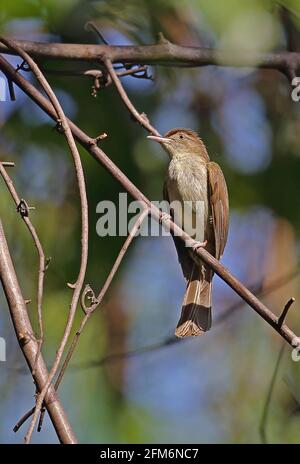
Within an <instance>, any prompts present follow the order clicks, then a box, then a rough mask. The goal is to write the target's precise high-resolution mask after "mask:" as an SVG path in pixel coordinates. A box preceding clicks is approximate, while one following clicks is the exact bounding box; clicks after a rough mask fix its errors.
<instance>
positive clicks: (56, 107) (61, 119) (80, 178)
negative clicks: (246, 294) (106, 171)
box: [0, 38, 88, 443]
mask: <svg viewBox="0 0 300 464" xmlns="http://www.w3.org/2000/svg"><path fill="white" fill-rule="evenodd" d="M0 40H1V41H2V42H3V43H4V44H5V45H6V46H7V47H9V48H10V49H12V50H14V52H15V53H18V55H20V56H21V57H22V58H23V60H25V61H26V62H27V63H28V65H29V66H30V68H31V69H32V71H33V72H34V74H35V76H36V78H37V79H38V81H39V82H40V84H41V85H42V87H43V89H44V90H45V92H46V94H47V96H48V98H49V100H50V102H51V103H50V107H51V109H52V110H53V111H54V114H55V120H56V122H57V123H58V124H59V125H61V127H62V128H63V131H64V134H65V136H66V139H67V142H68V145H69V148H70V151H71V153H72V156H73V161H74V167H75V171H76V176H77V182H78V188H79V195H80V203H81V228H82V232H81V263H80V269H79V274H78V277H77V280H76V282H75V284H74V291H73V296H72V300H71V304H70V309H69V314H68V318H67V323H66V326H65V330H64V333H63V337H62V340H61V342H60V345H59V347H58V350H57V352H56V356H55V360H54V362H53V366H52V368H51V370H50V372H49V376H48V379H47V381H46V383H45V385H43V389H42V390H41V391H40V392H39V395H38V397H37V400H36V407H35V412H34V415H33V418H32V421H31V424H30V427H29V429H28V432H27V434H26V436H25V443H29V441H30V438H31V436H32V433H33V430H34V427H35V423H36V421H37V419H38V415H39V412H40V410H41V407H42V404H43V401H44V398H45V395H46V393H47V390H48V388H49V386H50V384H51V382H52V380H53V378H54V376H55V374H56V372H57V370H58V368H59V364H60V361H61V359H62V356H63V352H64V349H65V346H66V344H67V341H68V339H69V336H70V333H71V330H72V326H73V321H74V317H75V313H76V309H77V305H78V301H79V298H80V293H81V290H82V286H83V283H84V278H85V273H86V268H87V259H88V202H87V196H86V188H85V180H84V173H83V169H82V165H81V159H80V155H79V152H78V149H77V146H76V143H75V140H74V138H73V134H72V132H71V129H70V126H69V122H68V120H67V118H66V116H65V114H64V112H63V109H62V107H61V105H60V103H59V101H58V99H57V98H56V95H55V94H54V92H53V90H52V88H51V86H50V85H49V84H48V82H47V80H46V79H45V77H44V75H43V73H42V72H41V71H40V69H39V67H38V66H37V65H36V63H35V62H34V61H33V60H32V58H31V57H30V56H29V55H28V54H27V53H26V52H24V51H23V50H22V49H21V48H20V47H18V46H17V45H15V44H14V42H12V41H11V40H7V39H3V38H2V39H0Z"/></svg>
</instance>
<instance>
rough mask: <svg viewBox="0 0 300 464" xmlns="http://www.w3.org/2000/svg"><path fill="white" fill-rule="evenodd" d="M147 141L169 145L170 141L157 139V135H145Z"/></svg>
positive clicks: (161, 138)
mask: <svg viewBox="0 0 300 464" xmlns="http://www.w3.org/2000/svg"><path fill="white" fill-rule="evenodd" d="M147 139H150V140H154V141H155V142H158V143H170V142H171V141H172V139H168V138H167V137H158V136H157V135H147Z"/></svg>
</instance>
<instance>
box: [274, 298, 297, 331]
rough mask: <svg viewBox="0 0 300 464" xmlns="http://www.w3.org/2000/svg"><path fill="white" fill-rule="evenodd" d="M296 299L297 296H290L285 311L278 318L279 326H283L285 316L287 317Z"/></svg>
mask: <svg viewBox="0 0 300 464" xmlns="http://www.w3.org/2000/svg"><path fill="white" fill-rule="evenodd" d="M295 301H296V300H295V298H294V297H292V298H290V299H289V301H288V302H287V303H286V305H285V307H284V308H283V311H282V313H281V315H280V316H279V318H278V325H279V327H281V326H282V324H283V323H284V321H285V318H286V316H287V313H288V312H289V309H290V307H291V306H292V304H293V303H295Z"/></svg>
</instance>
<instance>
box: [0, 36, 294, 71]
mask: <svg viewBox="0 0 300 464" xmlns="http://www.w3.org/2000/svg"><path fill="white" fill-rule="evenodd" d="M15 44H16V45H18V46H19V47H21V48H22V49H23V50H25V51H26V52H27V53H29V54H30V55H32V56H33V57H36V58H46V59H48V60H50V59H55V60H57V59H62V60H81V61H90V62H95V61H99V57H101V56H104V57H106V58H107V59H109V60H110V61H111V62H112V63H135V64H143V65H144V64H152V65H156V64H157V65H169V66H188V67H198V66H208V65H215V66H232V67H254V68H262V69H276V70H278V71H280V72H282V73H284V74H285V75H286V74H287V71H289V70H295V71H297V70H299V69H300V53H296V52H277V53H257V52H251V51H250V50H242V51H238V50H216V49H211V48H201V47H186V46H182V45H176V44H174V43H171V42H170V41H168V40H166V39H164V38H163V39H161V40H160V41H159V43H157V44H154V45H102V44H101V45H99V44H66V43H43V42H32V41H27V40H16V41H15ZM0 52H3V53H8V54H16V55H17V54H18V53H17V52H14V51H12V50H11V49H10V47H6V46H4V45H0Z"/></svg>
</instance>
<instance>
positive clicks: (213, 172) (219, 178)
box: [207, 161, 229, 259]
mask: <svg viewBox="0 0 300 464" xmlns="http://www.w3.org/2000/svg"><path fill="white" fill-rule="evenodd" d="M207 171H208V185H209V191H210V195H209V199H210V206H211V211H212V218H213V228H214V235H215V257H216V258H217V259H220V257H221V256H222V254H223V251H224V248H225V245H226V241H227V235H228V225H229V202H228V192H227V186H226V181H225V178H224V175H223V172H222V170H221V168H220V166H219V165H218V164H217V163H214V162H213V161H211V162H210V163H207Z"/></svg>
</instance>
